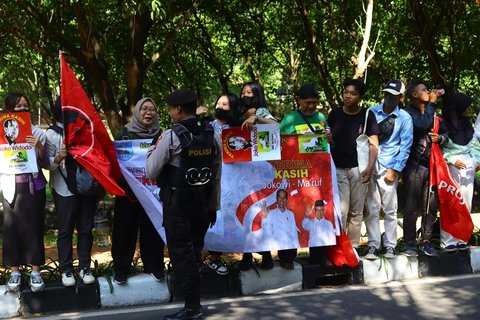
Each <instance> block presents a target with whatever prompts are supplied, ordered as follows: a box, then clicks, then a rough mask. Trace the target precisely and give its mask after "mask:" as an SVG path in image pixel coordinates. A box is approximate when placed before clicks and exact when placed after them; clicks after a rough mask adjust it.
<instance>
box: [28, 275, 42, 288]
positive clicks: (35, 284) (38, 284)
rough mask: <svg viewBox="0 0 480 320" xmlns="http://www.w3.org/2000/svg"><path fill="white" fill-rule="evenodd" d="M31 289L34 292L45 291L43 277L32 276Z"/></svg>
mask: <svg viewBox="0 0 480 320" xmlns="http://www.w3.org/2000/svg"><path fill="white" fill-rule="evenodd" d="M30 289H32V292H40V291H43V290H44V289H45V283H43V280H42V276H41V275H39V274H36V275H33V274H30Z"/></svg>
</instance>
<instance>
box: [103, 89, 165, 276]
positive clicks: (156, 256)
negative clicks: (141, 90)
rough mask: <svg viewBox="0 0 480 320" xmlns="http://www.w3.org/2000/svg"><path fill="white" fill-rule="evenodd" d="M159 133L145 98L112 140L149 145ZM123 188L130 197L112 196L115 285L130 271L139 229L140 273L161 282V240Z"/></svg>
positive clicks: (153, 111)
mask: <svg viewBox="0 0 480 320" xmlns="http://www.w3.org/2000/svg"><path fill="white" fill-rule="evenodd" d="M161 132H162V130H161V129H160V126H159V123H158V114H157V106H156V104H155V102H154V101H153V100H152V99H151V98H148V97H145V98H143V99H141V100H140V101H138V102H137V104H136V105H135V108H134V110H133V116H132V120H131V121H130V122H129V123H127V124H126V125H125V126H124V127H123V130H122V131H121V132H120V134H119V135H118V136H117V137H116V139H115V140H136V139H148V140H149V141H150V143H151V142H152V141H153V139H154V138H156V137H158V136H159V135H160V133H161ZM123 187H124V190H126V191H127V194H129V197H128V198H127V197H121V196H116V197H115V213H114V217H113V232H112V258H113V269H114V272H115V275H114V281H115V282H116V283H117V284H124V283H125V282H126V281H127V274H128V273H129V271H130V267H131V264H132V260H133V256H134V254H135V248H136V243H137V235H138V231H139V229H140V255H141V257H142V262H143V271H144V272H145V273H150V274H151V275H152V277H153V278H154V279H155V280H156V281H162V280H163V279H164V278H165V274H164V271H163V258H164V256H163V248H164V246H165V243H164V242H163V240H162V238H160V235H159V234H158V232H157V230H156V229H155V227H154V226H153V224H152V222H151V221H150V218H149V217H148V215H147V213H146V212H145V210H144V209H143V207H142V205H141V204H140V202H138V200H137V199H136V198H135V197H134V196H133V192H132V191H131V190H130V187H129V186H128V184H127V183H126V182H124V184H123Z"/></svg>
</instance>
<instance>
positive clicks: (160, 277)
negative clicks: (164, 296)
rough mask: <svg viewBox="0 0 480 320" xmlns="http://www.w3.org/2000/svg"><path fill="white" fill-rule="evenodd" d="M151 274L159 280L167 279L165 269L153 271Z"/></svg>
mask: <svg viewBox="0 0 480 320" xmlns="http://www.w3.org/2000/svg"><path fill="white" fill-rule="evenodd" d="M150 275H151V276H152V278H153V279H155V281H157V282H162V281H163V280H165V273H164V272H163V270H162V271H155V272H151V273H150Z"/></svg>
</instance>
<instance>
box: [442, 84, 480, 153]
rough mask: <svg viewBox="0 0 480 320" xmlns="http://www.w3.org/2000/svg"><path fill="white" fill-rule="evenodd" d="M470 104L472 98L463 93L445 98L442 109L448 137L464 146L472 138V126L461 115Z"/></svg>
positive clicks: (466, 118)
mask: <svg viewBox="0 0 480 320" xmlns="http://www.w3.org/2000/svg"><path fill="white" fill-rule="evenodd" d="M471 104H472V98H470V97H469V96H467V95H466V94H465V93H460V92H459V93H454V94H452V95H450V96H448V97H447V101H446V102H445V106H444V108H443V119H444V120H445V123H446V125H447V129H448V137H449V138H450V139H451V140H452V141H453V142H454V143H456V144H458V145H461V146H466V145H467V144H469V143H470V141H471V140H472V138H473V133H474V131H473V126H472V123H471V122H470V119H468V116H467V117H465V116H463V115H462V113H464V112H465V110H467V109H468V108H469V107H470V105H471Z"/></svg>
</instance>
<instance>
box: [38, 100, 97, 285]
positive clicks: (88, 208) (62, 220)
mask: <svg viewBox="0 0 480 320" xmlns="http://www.w3.org/2000/svg"><path fill="white" fill-rule="evenodd" d="M51 111H52V114H53V117H54V118H55V121H56V124H55V125H54V126H51V127H50V128H49V129H48V130H47V132H46V136H47V144H46V146H47V151H48V156H49V158H50V166H49V169H50V188H51V189H52V196H53V202H54V203H55V211H56V213H57V219H58V236H57V249H58V260H59V265H60V271H61V273H62V284H63V285H64V286H65V287H71V286H74V285H75V278H74V276H73V248H72V246H73V231H74V229H75V228H76V229H77V255H78V260H79V262H78V275H79V277H80V279H81V280H82V282H83V283H85V284H93V283H95V277H94V276H93V275H92V274H91V272H90V262H91V253H92V245H93V235H92V229H93V220H94V216H95V211H96V209H97V203H98V200H97V196H86V195H81V194H73V193H72V192H71V191H70V190H69V189H68V186H67V182H66V177H67V168H66V166H65V158H66V157H67V148H66V147H65V143H64V140H63V119H62V103H61V100H60V97H58V98H57V100H56V101H55V104H54V105H53V107H52V108H51Z"/></svg>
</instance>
